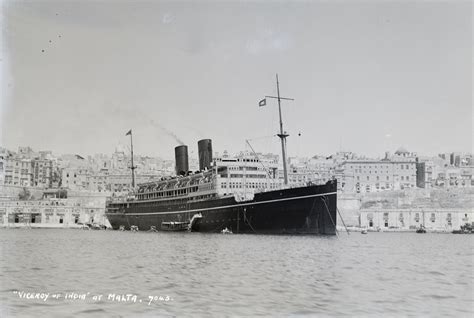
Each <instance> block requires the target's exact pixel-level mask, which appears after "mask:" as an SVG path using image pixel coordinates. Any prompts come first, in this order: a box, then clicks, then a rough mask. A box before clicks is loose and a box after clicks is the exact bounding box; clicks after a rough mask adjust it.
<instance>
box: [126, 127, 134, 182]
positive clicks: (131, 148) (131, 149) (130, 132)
mask: <svg viewBox="0 0 474 318" xmlns="http://www.w3.org/2000/svg"><path fill="white" fill-rule="evenodd" d="M127 135H130V153H131V156H132V166H131V167H130V169H132V189H135V169H136V168H137V167H135V166H134V165H133V137H132V130H131V129H130V130H129V131H128V133H127V134H126V135H125V136H127Z"/></svg>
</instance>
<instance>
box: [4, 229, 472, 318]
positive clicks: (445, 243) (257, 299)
mask: <svg viewBox="0 0 474 318" xmlns="http://www.w3.org/2000/svg"><path fill="white" fill-rule="evenodd" d="M0 240H1V245H0V246H1V251H0V252H1V260H0V316H2V317H4V316H6V317H16V316H24V315H29V316H32V315H34V316H41V315H43V316H49V315H51V314H54V315H56V316H78V315H79V316H111V315H112V316H124V317H125V316H130V315H132V316H157V315H186V316H191V315H192V316H196V315H197V316H209V315H212V316H225V315H227V316H229V315H232V316H255V315H266V316H275V315H278V316H288V315H323V316H327V315H351V316H354V315H355V316H380V315H391V316H444V315H454V314H456V315H458V316H469V315H472V314H473V306H472V303H473V300H474V299H473V281H474V277H473V275H474V274H473V254H474V253H473V242H474V236H472V235H452V234H424V235H420V234H415V233H369V235H360V234H359V233H352V234H351V235H346V234H344V233H343V234H341V236H340V237H339V238H337V237H314V236H264V235H220V234H200V233H131V232H118V231H81V230H46V229H42V230H18V229H17V230H13V229H1V230H0ZM18 292H27V293H28V292H29V293H33V292H34V293H36V292H37V293H41V292H43V293H50V296H49V299H47V301H43V300H39V299H25V298H20V297H19V296H18ZM68 293H69V294H68ZM71 293H76V294H77V295H86V296H85V299H84V300H82V299H64V295H71V297H73V296H74V295H73V294H71ZM87 293H89V294H87ZM54 294H61V297H59V298H58V299H53V298H51V297H52V295H54ZM110 294H114V295H113V296H112V298H110ZM127 294H129V295H136V296H137V299H136V302H133V301H126V300H123V298H121V297H127V296H126V295H127ZM22 295H24V294H22ZM98 295H103V296H102V298H98ZM120 295H122V296H120ZM30 296H31V295H30ZM33 296H34V294H33ZM94 296H95V297H96V298H95V299H93V297H94ZM160 296H161V297H162V298H161V300H160V298H159V297H160ZM166 296H168V297H169V299H168V301H165V298H164V297H166ZM117 297H118V298H117ZM128 297H129V298H130V297H131V296H128ZM150 297H151V298H150ZM139 300H142V302H140V301H139Z"/></svg>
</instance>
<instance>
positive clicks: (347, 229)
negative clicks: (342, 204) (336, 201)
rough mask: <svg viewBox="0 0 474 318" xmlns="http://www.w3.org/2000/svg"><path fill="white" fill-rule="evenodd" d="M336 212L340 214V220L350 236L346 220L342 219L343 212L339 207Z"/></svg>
mask: <svg viewBox="0 0 474 318" xmlns="http://www.w3.org/2000/svg"><path fill="white" fill-rule="evenodd" d="M336 211H337V213H338V214H339V218H340V219H341V221H342V224H344V228H345V229H346V232H347V235H349V230H348V229H347V226H346V223H345V222H344V219H343V218H342V215H341V212H340V211H339V208H338V207H336Z"/></svg>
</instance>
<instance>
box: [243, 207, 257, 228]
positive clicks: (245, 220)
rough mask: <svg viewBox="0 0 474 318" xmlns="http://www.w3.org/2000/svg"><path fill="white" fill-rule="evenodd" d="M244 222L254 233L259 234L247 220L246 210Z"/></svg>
mask: <svg viewBox="0 0 474 318" xmlns="http://www.w3.org/2000/svg"><path fill="white" fill-rule="evenodd" d="M244 222H247V224H248V226H250V228H251V229H252V231H253V232H254V233H255V234H257V231H255V229H254V228H253V226H252V224H250V221H249V220H248V219H247V211H246V210H245V208H244Z"/></svg>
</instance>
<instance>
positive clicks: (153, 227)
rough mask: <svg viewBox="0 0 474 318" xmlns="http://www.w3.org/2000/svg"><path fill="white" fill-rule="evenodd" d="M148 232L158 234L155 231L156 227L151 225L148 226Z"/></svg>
mask: <svg viewBox="0 0 474 318" xmlns="http://www.w3.org/2000/svg"><path fill="white" fill-rule="evenodd" d="M148 232H158V230H157V229H156V226H154V225H152V226H150V229H149V230H148Z"/></svg>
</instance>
